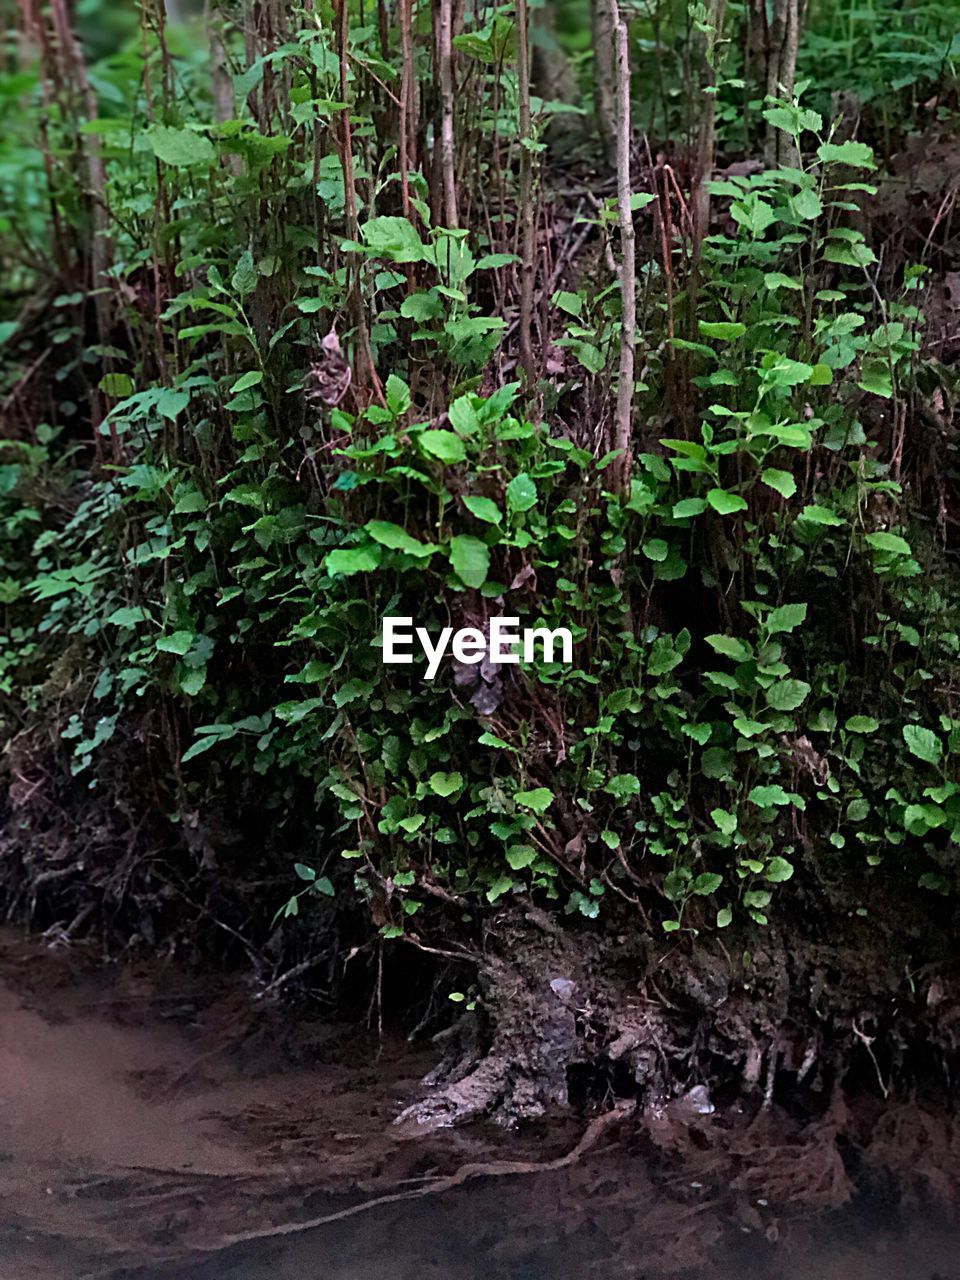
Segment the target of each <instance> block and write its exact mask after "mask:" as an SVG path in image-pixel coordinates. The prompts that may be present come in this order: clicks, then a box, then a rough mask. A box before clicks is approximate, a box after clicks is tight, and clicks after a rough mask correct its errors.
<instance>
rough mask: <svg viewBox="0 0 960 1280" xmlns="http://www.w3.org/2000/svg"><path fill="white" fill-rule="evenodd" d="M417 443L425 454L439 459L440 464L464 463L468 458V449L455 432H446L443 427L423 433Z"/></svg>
mask: <svg viewBox="0 0 960 1280" xmlns="http://www.w3.org/2000/svg"><path fill="white" fill-rule="evenodd" d="M417 442H418V444H419V445H420V448H421V449H422V450H423V451H424V453H427V454H429V455H430V456H431V457H432V458H438V459H439V460H440V462H445V463H454V462H463V461H464V460H465V459H466V456H467V450H466V447H465V446H464V443H463V441H462V440H461V439H460V437H459V436H458V435H457V434H456V433H455V432H453V431H446V430H444V429H443V428H442V427H437V428H434V429H433V430H430V431H422V432H421V433H420V435H419V436H418V437H417Z"/></svg>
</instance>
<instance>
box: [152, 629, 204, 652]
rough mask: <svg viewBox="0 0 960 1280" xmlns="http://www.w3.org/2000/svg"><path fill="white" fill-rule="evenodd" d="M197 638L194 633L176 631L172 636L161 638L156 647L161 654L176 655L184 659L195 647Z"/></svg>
mask: <svg viewBox="0 0 960 1280" xmlns="http://www.w3.org/2000/svg"><path fill="white" fill-rule="evenodd" d="M196 638H197V637H196V635H195V634H194V632H192V631H174V632H173V633H172V634H171V635H168V636H160V637H159V638H158V639H157V642H156V647H157V648H158V649H159V650H160V652H161V653H175V654H176V655H177V657H179V658H182V657H183V655H184V654H185V653H187V652H188V651H189V650H190V649H191V648H192V647H193V642H194V640H196Z"/></svg>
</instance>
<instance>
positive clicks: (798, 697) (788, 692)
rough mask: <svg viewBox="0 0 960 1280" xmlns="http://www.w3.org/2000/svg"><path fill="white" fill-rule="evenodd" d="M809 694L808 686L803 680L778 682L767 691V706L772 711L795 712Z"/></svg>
mask: <svg viewBox="0 0 960 1280" xmlns="http://www.w3.org/2000/svg"><path fill="white" fill-rule="evenodd" d="M809 693H810V686H809V685H808V684H807V683H806V681H805V680H778V681H777V683H776V684H775V685H771V687H770V688H769V689H768V690H767V693H766V698H767V705H768V706H770V707H773V709H774V711H796V709H797V707H799V706H800V705H801V704H802V703H803V702H805V701H806V699H807V696H808V695H809Z"/></svg>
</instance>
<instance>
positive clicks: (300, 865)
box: [293, 862, 317, 884]
mask: <svg viewBox="0 0 960 1280" xmlns="http://www.w3.org/2000/svg"><path fill="white" fill-rule="evenodd" d="M293 869H294V871H295V872H296V873H297V875H298V876H299V877H300V879H301V880H308V881H310V883H311V884H312V883H313V881H314V880H316V878H317V873H316V872H315V871H314V869H313V867H308V866H307V864H306V863H305V862H295V863H294V864H293Z"/></svg>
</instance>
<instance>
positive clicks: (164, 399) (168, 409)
mask: <svg viewBox="0 0 960 1280" xmlns="http://www.w3.org/2000/svg"><path fill="white" fill-rule="evenodd" d="M189 403H190V393H189V391H174V390H173V388H172V387H164V389H163V390H162V391H161V392H160V394H159V395H158V396H157V412H158V413H159V414H160V417H161V418H167V419H168V420H169V421H170V422H173V421H175V419H176V417H177V415H178V414H180V413H183V411H184V409H185V408H186V407H187V405H188V404H189Z"/></svg>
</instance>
